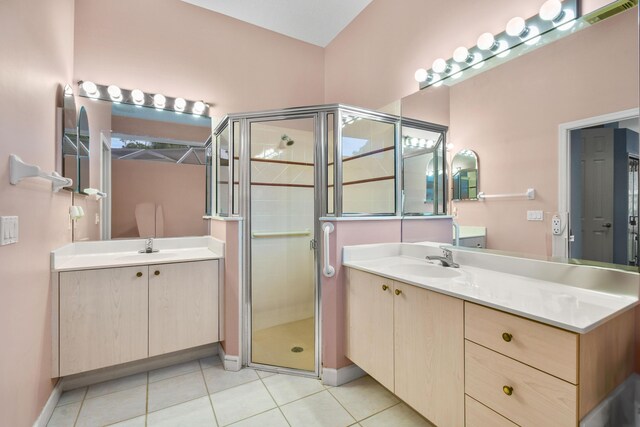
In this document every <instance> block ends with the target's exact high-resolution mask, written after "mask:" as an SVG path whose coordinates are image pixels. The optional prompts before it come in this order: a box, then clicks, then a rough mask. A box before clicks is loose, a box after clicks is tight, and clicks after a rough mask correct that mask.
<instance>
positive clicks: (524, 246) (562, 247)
mask: <svg viewBox="0 0 640 427" xmlns="http://www.w3.org/2000/svg"><path fill="white" fill-rule="evenodd" d="M637 14H638V10H637V7H632V8H631V9H629V10H627V11H624V12H621V13H618V14H616V15H613V16H610V17H606V19H603V20H601V21H599V22H597V23H595V24H593V25H590V24H588V23H586V22H582V23H580V24H579V25H576V26H575V27H574V28H573V29H571V30H569V31H567V32H566V34H568V35H567V36H566V37H564V38H561V39H558V40H555V41H552V42H550V43H548V44H546V45H544V46H542V47H540V48H538V49H533V50H530V51H528V52H527V53H526V55H520V56H517V55H516V56H514V58H513V59H511V60H510V61H508V62H504V63H501V64H500V65H497V66H495V67H493V68H492V67H491V66H487V67H485V69H486V71H484V72H482V73H479V74H475V75H473V76H472V77H469V78H467V79H465V78H464V77H463V78H461V79H457V80H455V79H447V80H445V81H444V82H443V84H442V85H440V86H439V87H436V86H431V87H428V88H426V89H424V90H421V91H419V92H417V93H414V94H412V95H410V96H408V97H405V98H403V99H402V100H401V104H402V116H403V117H412V118H413V117H415V116H416V115H417V113H416V112H419V113H421V114H418V115H417V117H418V118H419V119H420V120H425V121H429V122H432V123H439V124H443V125H446V126H448V132H447V143H448V145H449V148H450V150H449V151H447V152H446V161H447V165H448V166H452V167H449V168H448V169H449V171H450V173H451V174H452V175H451V176H450V177H449V178H450V181H449V184H448V185H449V187H448V189H449V190H452V186H453V185H454V182H455V181H454V179H453V178H454V176H453V174H455V173H456V169H457V167H453V164H452V161H453V154H454V153H455V151H456V150H460V149H461V148H463V147H464V148H465V149H467V150H470V151H473V152H474V153H476V155H477V157H478V158H482V178H481V181H482V182H481V185H482V192H484V193H486V195H487V196H489V195H491V196H498V197H487V198H486V199H483V200H482V201H481V202H477V203H451V200H452V199H453V198H456V197H455V196H460V198H461V199H462V195H463V194H462V193H463V191H461V189H460V191H457V190H456V189H455V188H453V191H450V193H449V194H450V196H449V209H447V212H450V213H451V214H452V215H453V216H454V218H455V220H456V221H457V222H458V223H459V224H460V227H461V234H464V230H465V229H469V230H472V229H474V230H483V233H485V234H484V235H483V237H484V238H485V239H486V247H487V248H488V249H494V250H500V251H507V252H511V253H517V254H522V255H528V256H535V257H549V256H553V255H554V254H555V255H558V254H564V255H559V256H561V257H567V256H570V257H575V258H578V257H579V258H583V259H585V258H586V259H590V260H592V261H600V262H607V263H610V262H615V263H619V264H625V265H627V266H628V265H629V264H632V263H633V262H634V256H633V253H634V251H635V253H636V254H637V252H638V251H637V245H636V247H635V248H632V247H631V246H632V245H631V244H630V243H629V242H637V241H638V237H637V236H638V234H637V233H638V228H637V227H635V228H634V227H633V226H632V225H631V222H633V220H632V219H630V218H632V217H633V216H634V214H633V212H636V213H637V212H638V202H637V198H636V197H635V195H633V194H631V193H633V191H634V190H633V188H635V184H633V183H634V182H637V178H638V175H637V172H636V171H637V169H636V168H635V164H636V163H635V162H634V159H635V157H634V155H633V150H627V151H626V154H627V155H626V161H625V162H613V160H612V162H613V163H612V165H613V166H612V168H613V169H615V168H617V167H618V163H619V164H620V165H622V166H620V167H623V168H624V171H625V174H626V176H627V178H628V181H629V182H631V183H632V184H629V185H628V186H627V187H628V188H629V189H631V190H630V192H629V191H628V192H627V193H625V194H626V195H627V198H628V199H629V200H630V202H629V206H635V208H634V209H631V208H630V209H628V211H627V215H626V217H625V219H621V220H619V221H615V220H613V219H612V220H607V221H604V222H603V224H604V226H601V225H599V226H598V227H595V226H594V227H593V230H594V234H593V235H594V237H597V238H598V239H601V240H598V242H600V243H597V244H592V245H590V246H591V247H601V246H602V247H607V248H612V249H611V250H608V249H607V251H606V254H604V253H603V254H598V255H592V254H591V255H589V254H585V253H584V251H583V253H582V254H580V253H579V252H576V251H573V252H569V251H570V245H569V240H570V239H574V238H575V237H576V236H578V235H579V234H580V233H581V234H582V236H583V238H584V236H585V233H587V231H586V230H587V229H586V228H585V226H584V225H583V222H584V218H583V216H581V215H577V216H578V217H576V214H577V212H576V209H575V208H571V203H569V199H575V198H576V197H578V196H577V194H581V193H580V192H583V193H582V194H586V193H584V191H585V189H587V188H590V189H594V190H598V189H600V190H602V194H607V192H608V191H613V190H605V189H604V187H603V186H601V185H595V184H594V185H582V189H578V188H573V189H570V187H571V186H570V184H569V183H570V182H573V183H574V184H576V183H577V182H578V183H579V182H581V181H580V178H579V177H578V176H577V174H578V170H577V169H576V168H574V169H571V167H570V163H571V161H572V160H571V159H572V157H571V156H572V155H571V151H572V149H573V150H574V151H575V147H578V145H576V144H578V143H575V142H574V141H568V142H565V143H564V144H565V145H561V144H562V142H561V138H560V137H559V135H560V132H559V130H560V129H561V126H564V125H565V124H569V123H576V124H575V126H576V128H585V127H595V128H604V127H614V128H617V129H624V132H627V131H629V132H632V133H635V134H636V135H637V131H638V129H637V125H635V126H634V125H633V124H632V123H634V122H631V121H630V120H629V119H634V118H635V117H634V114H635V115H637V109H638V95H637V94H638V25H637ZM545 37H546V35H545ZM603 64H606V67H607V68H608V69H615V70H617V71H616V72H617V77H616V79H613V80H612V79H602V78H601V75H600V74H599V72H598V70H599V69H601V67H602V66H603ZM634 112H635V113H634ZM603 117H610V119H608V120H605V119H603ZM635 123H637V121H635ZM569 130H571V129H569ZM621 132H622V131H621ZM626 140H627V141H630V140H631V139H630V138H626ZM615 144H616V143H614V147H616V145H615ZM561 147H566V149H561ZM574 154H575V153H574ZM623 157H624V156H623ZM573 161H574V162H575V159H574V160H573ZM559 165H560V166H559ZM563 167H564V170H566V176H565V175H563V174H564V172H562V170H563V169H562V168H563ZM613 169H612V170H613ZM461 170H462V168H461ZM620 176H622V175H620ZM572 177H573V178H572ZM610 178H611V179H610V180H609V179H608V180H607V181H611V182H614V181H615V180H616V179H617V178H614V177H613V176H612V177H610ZM572 180H573V181H572ZM598 182H604V180H602V181H598ZM530 188H532V189H535V198H534V199H529V198H527V197H526V196H525V195H526V193H527V190H528V189H530ZM607 188H609V187H607ZM471 196H472V195H471V192H470V194H469V198H472V197H471ZM583 200H584V197H583ZM555 215H558V216H559V217H560V218H561V219H562V230H561V232H562V233H564V234H563V235H562V238H561V239H560V241H559V239H558V238H557V237H556V236H554V234H553V232H552V227H551V224H552V218H553V217H554V216H555ZM572 216H573V219H572V218H571V217H572ZM614 216H615V214H614ZM620 217H621V216H620ZM528 218H529V219H528ZM607 224H611V227H607ZM618 233H622V234H624V238H620V239H618V240H615V239H614V237H613V236H614V235H617V234H618ZM622 246H629V247H630V248H629V249H628V250H627V253H626V255H625V257H623V258H622V259H618V260H615V259H614V258H613V257H612V255H613V252H617V251H618V249H620V247H622ZM615 248H618V249H615ZM563 251H564V252H563ZM635 259H636V261H635V262H637V255H636V256H635ZM636 269H637V267H636ZM636 271H637V270H636Z"/></svg>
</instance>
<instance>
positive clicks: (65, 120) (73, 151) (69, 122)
mask: <svg viewBox="0 0 640 427" xmlns="http://www.w3.org/2000/svg"><path fill="white" fill-rule="evenodd" d="M67 88H69V90H71V88H70V87H69V86H67ZM67 88H65V94H64V101H63V102H64V105H63V110H62V127H63V129H62V139H61V144H60V148H59V149H58V154H59V155H60V157H59V158H58V159H59V163H58V165H59V166H58V168H57V169H58V171H59V172H60V174H61V175H62V176H64V177H65V178H71V179H72V180H73V187H67V188H66V189H67V190H71V191H73V190H74V189H76V188H78V187H77V185H78V122H77V117H78V116H77V111H76V102H75V97H74V96H73V93H72V92H71V93H67V90H66V89H67Z"/></svg>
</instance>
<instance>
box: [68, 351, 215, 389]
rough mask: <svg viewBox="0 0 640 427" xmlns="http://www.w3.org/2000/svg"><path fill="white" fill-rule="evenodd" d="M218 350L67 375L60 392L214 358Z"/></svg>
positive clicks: (178, 353) (161, 357)
mask: <svg viewBox="0 0 640 427" xmlns="http://www.w3.org/2000/svg"><path fill="white" fill-rule="evenodd" d="M218 348H219V345H218V343H214V344H207V345H203V346H200V347H195V348H190V349H188V350H182V351H177V352H175V353H170V354H163V355H161V356H155V357H150V358H148V359H143V360H137V361H135V362H129V363H124V364H122V365H117V366H110V367H108V368H102V369H96V370H95V371H89V372H83V373H80V374H75V375H69V376H66V377H64V385H63V389H62V390H73V389H74V388H78V387H85V386H88V385H92V384H97V383H101V382H103V381H110V380H114V379H116V378H122V377H126V376H128V375H133V374H139V373H140V372H147V371H151V370H154V369H160V368H164V367H167V366H171V365H175V364H178V363H185V362H190V361H192V360H197V359H202V358H205V357H210V356H215V355H216V354H218ZM220 348H221V347H220Z"/></svg>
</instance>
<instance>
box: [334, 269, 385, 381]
mask: <svg viewBox="0 0 640 427" xmlns="http://www.w3.org/2000/svg"><path fill="white" fill-rule="evenodd" d="M383 287H386V289H384V288H383ZM392 292H393V281H391V280H387V279H384V278H382V277H378V276H374V275H372V274H368V273H365V272H362V271H359V270H354V269H349V280H348V281H347V285H346V295H345V297H346V317H347V318H346V323H347V324H346V343H345V344H346V356H347V357H348V358H349V359H351V361H353V362H354V363H355V364H356V365H358V366H359V367H360V368H362V369H363V370H365V371H366V372H367V373H368V374H369V375H371V376H372V377H373V378H375V379H376V380H378V381H379V382H380V384H382V385H383V386H385V387H386V388H388V389H389V390H391V391H393V293H392Z"/></svg>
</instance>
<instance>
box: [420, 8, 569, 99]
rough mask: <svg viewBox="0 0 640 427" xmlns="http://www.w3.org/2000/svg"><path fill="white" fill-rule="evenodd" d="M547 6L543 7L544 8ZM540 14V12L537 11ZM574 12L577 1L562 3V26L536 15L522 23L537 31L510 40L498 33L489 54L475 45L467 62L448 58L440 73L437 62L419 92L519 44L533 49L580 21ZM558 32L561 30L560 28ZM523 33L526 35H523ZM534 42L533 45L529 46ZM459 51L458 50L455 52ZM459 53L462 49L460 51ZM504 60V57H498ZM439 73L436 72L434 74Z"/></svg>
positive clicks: (470, 50) (440, 68) (440, 66)
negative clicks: (544, 38)
mask: <svg viewBox="0 0 640 427" xmlns="http://www.w3.org/2000/svg"><path fill="white" fill-rule="evenodd" d="M547 3H549V2H545V4H544V5H543V6H546V5H547ZM541 11H542V10H541ZM578 12H579V10H578V0H565V1H563V2H562V14H563V15H561V16H560V18H562V19H563V22H558V20H545V19H543V18H541V16H540V14H536V15H534V16H532V17H530V18H529V19H527V20H525V29H532V28H536V29H537V31H535V32H532V31H529V33H528V34H526V35H523V37H520V36H518V35H514V36H511V35H509V34H507V31H506V30H505V31H502V32H501V33H499V34H496V35H495V36H494V40H495V42H494V45H493V46H492V48H491V49H489V50H482V49H480V48H479V47H478V46H477V45H474V46H473V47H470V48H468V49H467V50H468V56H467V58H468V60H467V61H462V62H458V61H456V60H454V59H453V57H452V58H449V59H448V60H446V61H445V63H446V65H445V67H446V71H444V72H442V68H443V67H442V61H438V62H439V63H438V64H437V65H438V70H437V71H436V70H434V69H433V68H431V69H429V70H426V79H425V80H424V81H422V82H420V89H421V90H422V89H426V88H428V87H430V86H433V85H440V84H442V83H443V81H444V80H446V79H449V78H453V79H455V78H457V77H460V76H461V75H462V73H463V72H464V71H465V70H468V69H469V68H472V67H473V68H480V67H482V65H483V64H484V62H485V61H487V60H489V59H491V58H494V57H496V56H500V57H501V54H504V53H505V52H507V51H509V50H511V49H513V48H515V47H518V46H520V45H522V44H525V43H526V44H529V45H535V44H537V43H538V42H539V40H540V38H541V37H542V36H543V35H544V34H546V33H548V32H550V31H552V30H554V29H558V28H560V27H562V26H563V25H566V24H567V22H572V21H573V22H575V20H577V18H579V17H580V15H579V13H578ZM560 29H561V28H560ZM525 33H526V31H525ZM501 41H504V42H505V43H506V46H500V45H499V44H500V42H501ZM532 42H534V43H532ZM458 49H460V48H458ZM460 50H462V49H460ZM502 56H504V55H502ZM474 58H481V59H479V60H474ZM420 71H422V75H423V76H424V75H425V70H424V69H421V70H418V71H417V72H416V78H417V77H418V74H419V72H420ZM438 71H440V72H438Z"/></svg>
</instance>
